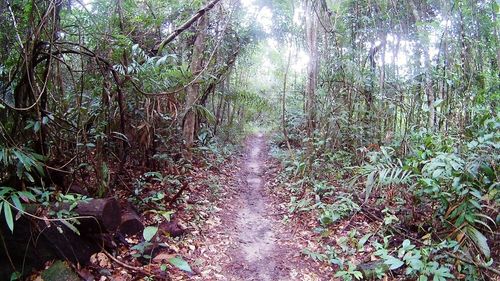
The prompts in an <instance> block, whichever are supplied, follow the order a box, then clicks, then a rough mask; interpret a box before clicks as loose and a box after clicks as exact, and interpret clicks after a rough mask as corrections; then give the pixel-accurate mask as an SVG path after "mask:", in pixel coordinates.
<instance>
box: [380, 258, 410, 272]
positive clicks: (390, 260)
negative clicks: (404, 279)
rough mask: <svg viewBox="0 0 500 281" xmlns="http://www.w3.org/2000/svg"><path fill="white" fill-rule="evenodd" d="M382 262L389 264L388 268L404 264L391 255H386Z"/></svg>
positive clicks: (395, 267)
mask: <svg viewBox="0 0 500 281" xmlns="http://www.w3.org/2000/svg"><path fill="white" fill-rule="evenodd" d="M384 263H385V264H387V265H388V266H389V269H390V270H394V269H398V268H400V267H401V266H403V265H404V264H405V263H404V262H403V261H402V260H400V259H398V258H395V257H393V256H387V257H386V259H385V261H384Z"/></svg>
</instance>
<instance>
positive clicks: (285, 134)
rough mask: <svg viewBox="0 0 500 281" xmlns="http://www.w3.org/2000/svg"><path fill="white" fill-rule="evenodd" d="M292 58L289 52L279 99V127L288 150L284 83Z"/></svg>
mask: <svg viewBox="0 0 500 281" xmlns="http://www.w3.org/2000/svg"><path fill="white" fill-rule="evenodd" d="M291 58H292V52H291V50H290V51H289V53H288V60H287V63H286V68H285V75H283V95H282V99H281V127H282V129H283V136H284V137H285V141H286V145H287V146H288V150H290V151H291V150H292V148H291V146H290V140H289V139H288V132H287V131H286V82H287V79H288V70H289V69H290V61H291Z"/></svg>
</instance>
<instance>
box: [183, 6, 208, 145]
mask: <svg viewBox="0 0 500 281" xmlns="http://www.w3.org/2000/svg"><path fill="white" fill-rule="evenodd" d="M206 28H207V20H206V18H205V16H202V17H200V19H199V21H198V30H197V32H196V39H195V41H194V46H193V54H192V56H191V65H190V67H191V73H192V74H193V76H196V75H198V73H199V72H200V71H201V70H202V60H203V45H204V42H205V29H206ZM199 90H200V85H199V84H198V83H197V82H194V83H192V84H191V85H189V86H188V87H187V88H186V104H185V108H184V111H185V116H184V123H183V130H182V135H183V137H184V142H185V145H186V147H187V148H188V149H189V148H191V147H192V146H193V142H194V135H195V133H196V110H195V109H194V108H193V107H194V105H195V104H196V101H197V99H198V92H199Z"/></svg>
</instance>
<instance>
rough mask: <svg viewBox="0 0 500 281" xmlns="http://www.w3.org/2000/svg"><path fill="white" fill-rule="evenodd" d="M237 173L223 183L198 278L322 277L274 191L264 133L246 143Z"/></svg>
mask: <svg viewBox="0 0 500 281" xmlns="http://www.w3.org/2000/svg"><path fill="white" fill-rule="evenodd" d="M237 162H238V163H237V164H236V166H235V167H234V171H232V172H231V174H232V177H231V179H230V180H229V182H225V183H222V184H223V186H224V189H225V190H224V191H223V193H224V194H223V195H224V196H223V197H222V198H221V200H220V202H219V203H218V205H219V206H220V210H219V212H217V214H216V215H213V216H212V218H210V219H209V220H210V221H212V222H214V223H213V224H212V225H211V226H210V227H209V228H208V229H206V230H205V232H204V235H203V236H204V238H203V241H202V242H201V244H202V245H204V246H202V247H201V249H200V251H198V253H199V256H198V257H191V259H196V260H198V261H200V263H201V264H200V265H199V267H198V268H199V271H200V272H199V275H197V276H192V277H191V278H192V279H194V280H262V281H266V280H322V279H321V278H320V277H319V275H318V273H315V272H312V271H311V270H312V269H313V268H315V266H312V265H311V264H310V263H312V261H307V260H304V257H303V256H301V254H300V251H301V249H302V247H304V246H305V245H301V243H300V241H301V239H300V238H299V237H297V236H296V235H295V234H296V232H297V229H292V226H291V225H286V224H284V223H283V222H282V221H281V220H280V218H281V217H282V215H283V213H282V212H281V211H280V210H279V209H277V206H279V205H280V204H279V203H280V202H274V201H273V199H272V196H270V194H269V187H270V186H269V182H270V180H272V178H273V177H275V176H276V173H277V167H273V165H275V163H272V159H270V157H269V156H268V145H267V140H266V138H265V136H263V135H262V134H256V135H252V136H250V137H248V138H247V140H246V142H245V152H244V155H243V156H242V157H240V158H239V159H237Z"/></svg>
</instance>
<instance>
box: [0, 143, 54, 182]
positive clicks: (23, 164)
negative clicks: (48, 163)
mask: <svg viewBox="0 0 500 281" xmlns="http://www.w3.org/2000/svg"><path fill="white" fill-rule="evenodd" d="M44 160H45V157H43V156H42V155H40V154H37V153H34V152H33V151H31V150H30V149H29V148H24V149H23V150H21V149H19V148H7V147H3V146H0V164H1V165H2V167H3V169H4V171H9V170H10V169H11V168H15V174H16V175H17V177H18V178H19V179H25V180H28V181H29V182H30V183H34V182H35V179H34V177H33V175H35V174H38V175H39V176H43V175H44V171H43V169H44V164H43V161H44ZM2 176H4V175H2V174H0V179H1V177H2Z"/></svg>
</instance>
